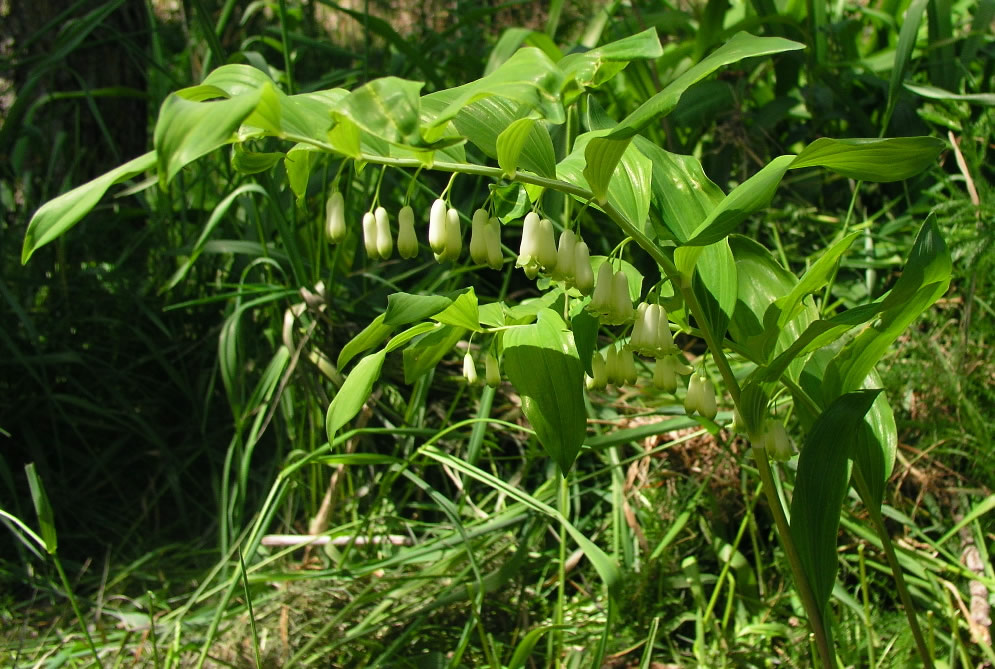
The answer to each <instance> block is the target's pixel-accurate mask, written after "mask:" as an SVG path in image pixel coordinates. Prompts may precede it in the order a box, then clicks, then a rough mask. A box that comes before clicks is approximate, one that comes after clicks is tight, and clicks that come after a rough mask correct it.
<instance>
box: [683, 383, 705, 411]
mask: <svg viewBox="0 0 995 669" xmlns="http://www.w3.org/2000/svg"><path fill="white" fill-rule="evenodd" d="M704 378H705V377H703V376H698V375H697V374H692V375H691V378H690V379H688V392H687V394H686V395H685V396H684V411H685V412H687V415H689V416H693V415H694V414H695V413H696V412H697V411H699V410H700V407H701V396H702V392H703V391H702V387H701V384H702V381H703V380H704Z"/></svg>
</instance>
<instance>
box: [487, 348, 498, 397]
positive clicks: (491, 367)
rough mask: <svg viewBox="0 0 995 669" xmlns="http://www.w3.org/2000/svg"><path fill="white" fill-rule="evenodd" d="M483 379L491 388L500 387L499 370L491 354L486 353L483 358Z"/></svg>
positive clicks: (495, 359)
mask: <svg viewBox="0 0 995 669" xmlns="http://www.w3.org/2000/svg"><path fill="white" fill-rule="evenodd" d="M484 378H485V379H486V381H487V385H489V386H490V387H491V388H497V387H498V386H499V385H501V369H500V367H498V361H497V358H495V357H494V354H493V353H488V354H487V356H486V357H485V358H484Z"/></svg>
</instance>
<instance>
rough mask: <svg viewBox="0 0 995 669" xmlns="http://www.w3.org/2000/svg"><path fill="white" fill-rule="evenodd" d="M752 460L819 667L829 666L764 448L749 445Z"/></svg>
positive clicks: (825, 642) (826, 647) (816, 610)
mask: <svg viewBox="0 0 995 669" xmlns="http://www.w3.org/2000/svg"><path fill="white" fill-rule="evenodd" d="M753 459H754V460H756V463H757V471H758V472H759V473H760V482H761V483H762V484H763V488H764V494H765V495H766V496H767V506H769V507H770V511H771V515H773V516H774V524H775V525H776V526H777V534H778V536H780V537H781V544H782V546H783V547H784V553H785V555H786V556H787V558H788V565H789V566H790V567H791V575H792V577H794V579H795V587H797V588H798V596H799V598H801V600H802V606H803V607H804V608H805V613H806V614H807V615H808V619H809V620H808V622H809V628H810V629H811V630H812V633H813V634H814V635H815V643H816V646H817V647H818V648H819V656H820V657H821V658H822V666H823V667H826V669H831V667H832V666H833V658H834V657H835V653H834V652H833V650H832V647H831V645H830V643H829V637H828V636H827V635H826V626H825V624H824V621H823V619H822V611H821V610H820V609H819V605H818V604H817V603H816V601H815V595H814V594H813V593H812V588H811V586H810V585H809V583H808V579H807V578H805V571H804V570H803V569H802V561H801V558H800V557H799V555H798V549H797V548H796V547H795V542H794V541H792V539H791V528H790V527H789V526H788V518H787V517H786V516H785V515H784V508H783V507H782V506H781V498H780V497H779V496H778V494H777V488H776V487H775V486H774V474H773V472H772V471H771V469H770V463H769V462H768V461H767V451H766V450H764V449H762V448H757V447H756V446H754V447H753Z"/></svg>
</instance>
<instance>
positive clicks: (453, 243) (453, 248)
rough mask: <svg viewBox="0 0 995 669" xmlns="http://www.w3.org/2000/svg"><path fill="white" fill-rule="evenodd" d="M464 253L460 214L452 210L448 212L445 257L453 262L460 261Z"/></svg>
mask: <svg viewBox="0 0 995 669" xmlns="http://www.w3.org/2000/svg"><path fill="white" fill-rule="evenodd" d="M462 252H463V231H462V227H461V226H460V220H459V212H458V211H457V210H455V209H453V208H450V209H449V211H447V212H446V249H445V252H444V254H443V257H444V258H445V259H446V260H452V261H453V262H455V261H457V260H459V257H460V253H462Z"/></svg>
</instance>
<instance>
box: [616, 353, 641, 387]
mask: <svg viewBox="0 0 995 669" xmlns="http://www.w3.org/2000/svg"><path fill="white" fill-rule="evenodd" d="M619 369H620V371H621V372H622V378H623V379H624V380H625V383H627V384H628V385H630V386H634V385H636V381H638V380H639V372H637V371H636V359H635V356H633V355H632V349H631V348H629V347H628V346H623V347H622V351H621V353H619Z"/></svg>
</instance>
